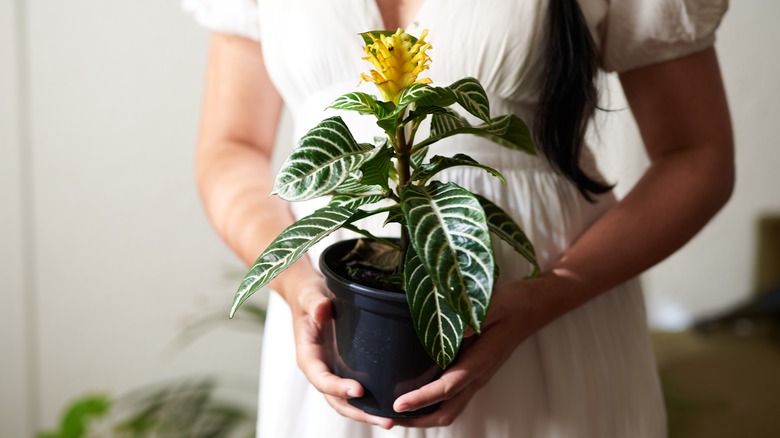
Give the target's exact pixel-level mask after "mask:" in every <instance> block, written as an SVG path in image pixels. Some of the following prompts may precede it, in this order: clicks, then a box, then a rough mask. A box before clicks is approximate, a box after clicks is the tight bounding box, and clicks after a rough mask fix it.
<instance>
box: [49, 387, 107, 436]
mask: <svg viewBox="0 0 780 438" xmlns="http://www.w3.org/2000/svg"><path fill="white" fill-rule="evenodd" d="M111 404H112V401H111V399H110V398H109V396H107V395H105V394H99V395H92V394H91V395H85V396H82V397H80V398H78V399H76V400H74V401H72V402H71V403H70V404H69V405H68V406H67V407H66V408H65V411H64V413H63V414H62V418H61V419H60V425H59V430H56V431H52V432H41V433H39V434H38V435H37V438H80V437H84V436H88V435H87V431H88V430H89V424H90V422H91V421H93V420H95V419H99V418H103V417H105V416H106V414H108V412H109V410H110V408H111Z"/></svg>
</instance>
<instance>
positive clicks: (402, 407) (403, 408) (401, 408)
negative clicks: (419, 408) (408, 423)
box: [395, 404, 409, 412]
mask: <svg viewBox="0 0 780 438" xmlns="http://www.w3.org/2000/svg"><path fill="white" fill-rule="evenodd" d="M408 410H409V405H406V404H402V405H398V407H397V408H396V409H395V411H396V412H406V411H408Z"/></svg>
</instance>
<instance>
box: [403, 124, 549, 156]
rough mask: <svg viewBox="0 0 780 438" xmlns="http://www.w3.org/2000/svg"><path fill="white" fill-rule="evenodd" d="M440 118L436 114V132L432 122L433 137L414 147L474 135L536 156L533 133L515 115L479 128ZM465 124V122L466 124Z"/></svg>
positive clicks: (417, 147)
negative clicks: (449, 138)
mask: <svg viewBox="0 0 780 438" xmlns="http://www.w3.org/2000/svg"><path fill="white" fill-rule="evenodd" d="M437 116H440V115H439V114H434V116H433V117H434V120H435V121H436V122H437V124H436V131H435V133H434V132H433V130H434V120H432V121H431V131H432V132H431V136H430V137H428V138H427V139H425V140H423V141H421V142H420V143H418V144H416V145H415V146H414V148H415V149H419V148H422V147H425V146H428V145H430V144H433V143H435V142H437V141H439V140H441V139H443V138H445V137H451V136H453V135H457V134H473V135H476V136H479V137H484V138H487V139H488V140H491V141H493V142H495V143H498V144H500V145H501V146H504V147H507V148H509V149H513V150H518V151H522V152H525V153H527V154H530V155H536V151H535V148H534V144H533V140H532V139H531V133H530V132H529V131H528V126H526V124H525V122H523V121H522V120H520V119H519V118H518V117H517V116H515V115H514V114H509V115H506V116H501V117H497V118H495V119H493V120H491V122H490V124H483V125H478V126H469V125H463V126H458V123H457V122H455V119H454V118H452V117H449V116H442V117H437ZM464 123H465V122H464Z"/></svg>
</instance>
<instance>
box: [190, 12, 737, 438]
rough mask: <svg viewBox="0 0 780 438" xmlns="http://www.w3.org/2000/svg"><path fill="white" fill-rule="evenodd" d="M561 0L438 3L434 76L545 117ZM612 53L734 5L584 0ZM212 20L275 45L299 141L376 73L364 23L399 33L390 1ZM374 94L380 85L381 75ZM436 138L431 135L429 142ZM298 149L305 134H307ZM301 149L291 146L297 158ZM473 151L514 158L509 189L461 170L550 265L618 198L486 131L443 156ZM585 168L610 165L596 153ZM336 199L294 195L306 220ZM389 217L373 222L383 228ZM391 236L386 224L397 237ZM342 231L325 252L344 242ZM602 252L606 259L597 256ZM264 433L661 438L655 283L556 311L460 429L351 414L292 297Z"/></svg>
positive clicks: (366, 132)
mask: <svg viewBox="0 0 780 438" xmlns="http://www.w3.org/2000/svg"><path fill="white" fill-rule="evenodd" d="M546 4H547V0H522V1H510V0H479V1H475V0H425V1H424V3H423V5H422V7H421V9H420V10H419V11H418V13H417V14H416V16H415V18H414V19H413V20H412V22H411V23H410V24H409V25H408V26H407V31H408V32H409V33H411V34H413V35H414V34H419V33H420V32H421V31H422V30H423V29H426V28H427V29H429V36H428V40H429V41H430V42H431V43H432V45H433V49H432V50H431V51H430V52H429V54H430V55H431V58H432V63H431V69H430V71H429V75H428V76H429V77H430V78H431V79H432V80H433V83H434V85H439V86H445V85H449V84H450V83H452V82H453V81H455V80H457V79H460V78H462V77H464V76H474V77H476V78H478V79H479V80H480V81H481V82H482V84H483V86H484V87H485V89H486V91H487V93H488V95H489V97H490V103H491V112H492V113H493V115H494V116H495V115H501V114H506V113H510V112H511V113H515V114H517V115H518V116H520V117H521V118H523V119H524V120H526V121H527V122H529V123H530V122H531V121H532V120H533V114H534V107H535V102H536V89H537V86H536V85H537V81H538V78H539V75H540V69H541V61H540V59H541V55H542V53H541V37H542V35H543V26H544V17H545V7H546ZM580 4H581V7H582V10H583V13H584V15H585V17H586V20H587V22H588V25H589V27H590V28H591V31H592V33H593V35H594V37H595V39H596V42H597V45H598V46H599V48H600V50H601V53H602V59H601V62H602V66H603V67H604V68H605V69H606V70H610V71H623V70H628V69H631V68H636V67H640V66H643V65H648V64H652V63H657V62H662V61H665V60H669V59H674V58H677V57H681V56H684V55H687V54H691V53H695V52H697V51H701V50H704V49H705V48H707V47H709V46H710V45H711V44H712V43H713V41H714V31H715V29H716V28H717V26H718V24H719V22H720V19H721V17H722V15H723V13H724V12H725V10H726V7H727V1H726V0H644V1H643V0H622V1H621V0H611V1H609V0H581V1H580ZM184 8H185V9H186V10H188V11H190V12H192V13H193V14H194V15H195V17H196V19H197V20H198V21H199V22H201V23H202V24H204V25H205V26H207V27H209V28H211V29H212V30H216V31H220V32H227V33H236V34H241V35H244V36H247V37H249V38H252V39H256V40H259V41H261V42H262V44H263V52H264V56H265V65H266V67H267V69H268V72H269V74H270V76H271V78H272V80H273V82H274V84H275V86H276V87H277V89H278V90H279V92H280V93H281V95H282V96H283V98H284V100H285V104H286V105H287V107H288V108H289V110H290V112H291V114H292V118H293V123H294V131H295V132H294V136H295V138H298V137H300V136H301V135H303V134H304V133H305V132H306V131H307V130H309V129H310V128H312V127H313V126H314V125H316V124H317V123H318V122H319V121H320V120H322V119H323V118H325V117H327V116H329V115H332V112H330V111H324V108H326V107H327V106H328V104H329V103H330V102H331V101H333V99H334V98H336V97H337V96H339V95H340V94H342V93H345V92H348V91H353V90H355V88H356V87H357V86H358V82H359V74H360V73H361V72H367V71H368V70H369V68H370V66H369V65H368V63H366V62H365V61H362V60H361V56H362V48H361V47H362V41H361V39H360V38H359V37H358V36H357V34H358V33H359V32H363V31H366V30H373V29H381V28H383V27H384V26H383V24H382V18H381V15H380V14H379V9H378V8H377V6H376V3H375V1H374V0H282V1H272V0H258V2H255V1H253V0H213V1H209V0H184ZM359 87H360V89H362V90H363V91H366V92H369V93H372V94H378V93H377V92H376V91H375V90H374V89H372V87H373V85H372V84H361V85H360V86H359ZM340 115H342V116H343V117H344V118H345V120H346V122H347V123H348V124H349V125H350V127H351V128H352V130H353V132H354V134H355V137H356V138H358V140H359V141H368V140H370V139H371V138H372V137H373V136H374V135H375V134H378V132H377V128H376V127H375V126H374V124H373V122H372V120H371V119H370V118H369V117H368V116H358V115H355V114H351V113H350V114H344V113H340ZM418 138H421V137H418ZM291 146H292V145H291ZM288 152H289V151H280V153H284V154H286V153H288ZM456 152H461V153H466V154H468V155H470V156H471V157H472V158H475V159H476V160H478V161H479V162H481V163H483V164H487V165H489V166H492V167H495V168H497V169H499V170H500V171H501V172H502V173H503V174H504V176H505V177H506V179H507V184H506V185H502V184H501V183H500V182H498V181H497V180H496V179H495V178H493V177H490V176H486V174H485V173H484V172H483V171H481V170H479V169H475V168H470V167H462V168H455V169H452V170H450V171H449V172H448V173H447V174H446V177H447V178H448V179H450V180H452V181H456V182H457V183H459V184H461V185H463V186H465V187H467V188H469V189H471V190H474V191H477V192H478V193H481V194H483V195H485V196H487V197H488V198H490V199H493V200H494V201H496V202H497V203H498V204H499V205H501V206H502V207H503V208H504V209H505V210H506V211H507V212H509V213H510V214H511V215H512V216H513V217H514V218H515V220H517V221H518V223H520V224H521V226H522V227H523V228H524V229H525V230H526V232H527V234H528V235H529V237H530V238H531V240H532V241H533V243H534V246H535V247H536V250H537V255H538V257H539V260H540V262H541V265H542V267H544V266H547V265H549V264H550V263H551V262H553V261H554V260H556V259H557V258H558V257H559V256H560V255H561V254H562V253H563V252H564V251H565V250H566V248H568V247H569V246H570V245H571V244H572V242H574V241H575V240H576V239H577V237H578V236H579V235H580V234H581V233H582V232H583V231H584V230H585V229H587V228H588V226H589V225H590V224H591V223H593V222H594V221H595V220H596V219H597V218H598V217H599V216H600V215H601V214H603V213H604V212H605V211H606V210H607V209H608V208H609V206H610V205H611V204H612V203H614V199H613V198H612V196H610V195H607V196H602V197H601V198H600V199H599V201H598V202H597V203H595V204H592V203H588V202H587V201H585V200H584V199H583V198H582V197H581V196H580V194H579V193H578V191H577V190H576V188H575V187H574V186H573V185H572V184H571V183H569V182H568V181H567V180H565V179H564V178H563V177H561V176H560V175H559V174H557V173H556V172H555V171H554V170H552V169H551V167H550V165H549V164H548V163H547V162H546V161H545V160H544V159H542V158H538V157H530V156H527V155H525V154H522V153H519V152H514V151H509V150H505V149H502V148H500V147H498V146H495V145H493V144H492V143H490V142H488V141H486V140H482V139H480V138H477V137H473V136H457V137H453V138H449V139H447V140H445V141H442V142H440V143H438V144H437V146H435V147H434V148H432V150H431V155H434V154H437V153H440V154H445V153H446V154H448V155H451V154H454V153H456ZM582 163H583V167H584V168H585V169H586V170H587V171H589V172H591V174H592V175H595V174H596V173H595V172H596V167H595V163H593V159H592V158H591V154H590V153H589V152H586V153H584V154H583V157H582ZM321 204H322V202H319V203H318V202H307V203H302V204H293V209H294V212H295V214H296V215H298V216H299V217H300V216H302V215H305V214H307V213H308V212H311V211H312V210H313V209H314V208H315V207H317V206H318V205H321ZM368 226H369V227H373V226H374V225H373V224H369V225H368ZM387 233H388V231H386V232H385V234H387ZM346 236H347V233H345V232H337V233H334V235H332V237H331V238H330V239H329V240H328V242H324V243H323V244H321V245H318V247H316V248H315V249H314V250H313V251H311V252H310V254H311V257H313V260H315V264H316V260H317V259H316V257H318V255H319V252H320V251H321V249H322V248H323V247H324V245H326V244H328V243H330V242H332V241H333V240H334V239H343V238H345V237H346ZM496 246H497V250H498V257H499V263H500V267H501V273H502V276H501V278H500V281H506V280H510V279H513V278H519V277H522V276H523V275H525V273H526V272H527V271H526V264H525V263H524V262H523V261H522V260H521V259H520V258H519V257H518V256H516V255H515V254H514V253H513V252H512V251H511V250H510V249H508V248H506V247H505V246H503V244H500V245H499V244H497V245H496ZM597 262H598V261H594V263H597ZM258 433H259V436H261V437H264V438H281V437H285V438H290V437H293V438H298V437H301V438H307V437H450V438H455V437H463V438H479V437H496V438H503V437H506V438H523V437H593V438H611V437H660V436H665V435H666V419H665V412H664V408H663V401H662V397H661V391H660V386H659V382H658V377H657V373H656V368H655V361H654V357H653V353H652V350H651V345H650V339H649V336H648V331H647V327H646V318H645V311H644V303H643V297H642V292H641V290H640V288H639V285H638V282H637V281H629V282H627V283H625V284H623V285H621V286H619V287H617V288H615V289H613V290H611V291H608V292H606V293H604V294H602V295H601V296H599V297H598V298H596V299H594V300H592V301H590V302H588V303H587V304H585V305H583V306H582V307H580V308H578V309H575V310H573V311H571V312H569V313H568V314H566V315H564V316H562V317H560V318H558V319H557V320H555V321H553V322H551V323H550V324H549V325H547V326H546V327H545V328H543V329H542V330H540V331H539V332H538V333H536V334H535V335H533V336H531V337H530V338H529V339H527V340H526V341H525V342H524V343H523V344H521V345H520V346H519V347H518V348H517V350H516V351H515V352H514V353H513V354H512V356H511V357H510V358H509V360H508V361H507V362H506V363H505V364H504V365H503V367H502V368H501V369H500V370H499V371H498V372H497V373H496V375H495V376H494V377H493V378H492V380H491V381H490V382H489V383H488V384H487V385H486V386H485V387H484V388H482V389H481V390H480V391H479V392H478V393H477V394H476V395H475V396H474V398H473V399H472V400H471V402H470V403H469V405H468V406H467V408H466V409H465V411H464V412H463V413H462V414H461V415H460V416H459V417H458V419H457V420H456V421H455V423H454V424H453V425H452V426H450V427H447V428H434V429H405V428H394V429H393V430H390V431H384V430H381V429H378V428H375V427H373V426H369V425H365V424H359V423H356V422H352V421H350V420H346V419H344V418H343V417H341V416H339V415H338V414H337V413H335V412H334V411H333V410H332V409H331V408H330V407H329V406H328V405H327V403H326V402H325V400H324V399H323V397H322V396H321V395H320V394H319V393H318V392H317V391H316V390H315V389H314V388H313V387H312V386H311V385H310V384H309V383H308V382H307V380H306V379H305V377H304V376H303V374H302V373H301V372H300V371H299V369H298V368H297V366H296V364H295V352H294V343H293V337H292V331H291V323H290V315H289V309H288V307H287V305H286V304H285V303H284V302H283V301H282V300H281V299H280V298H279V297H278V296H277V295H276V294H274V293H272V295H271V299H270V304H269V310H268V320H267V323H266V328H265V335H264V341H263V358H262V365H261V384H260V412H259V423H258Z"/></svg>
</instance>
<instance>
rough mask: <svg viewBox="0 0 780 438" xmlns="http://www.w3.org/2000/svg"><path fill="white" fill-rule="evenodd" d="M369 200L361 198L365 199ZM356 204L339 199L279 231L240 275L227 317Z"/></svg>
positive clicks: (346, 216)
mask: <svg viewBox="0 0 780 438" xmlns="http://www.w3.org/2000/svg"><path fill="white" fill-rule="evenodd" d="M370 199H371V198H370V197H364V200H365V201H366V202H368V201H369V200H370ZM339 204H341V205H339ZM358 204H359V202H353V203H351V204H349V205H348V206H345V205H344V204H343V203H340V202H337V203H336V204H334V205H330V204H329V205H327V206H325V207H322V208H320V209H318V210H316V211H315V212H314V213H312V214H310V215H309V216H306V217H304V218H302V219H300V220H298V221H297V222H295V223H294V224H292V225H290V226H289V227H287V229H285V230H284V231H282V233H281V234H279V236H277V237H276V239H274V241H273V242H271V244H270V245H269V246H268V248H266V249H265V251H263V253H262V254H260V257H258V258H257V261H255V264H254V265H253V266H252V268H251V269H250V270H249V273H247V274H246V277H244V280H243V281H242V282H241V285H240V286H239V287H238V291H236V294H235V296H234V297H233V306H232V307H231V308H230V317H231V318H232V317H233V315H234V314H235V313H236V310H238V307H239V306H240V305H241V303H243V302H244V301H245V300H246V299H247V298H249V297H250V296H251V295H252V294H253V293H255V292H256V291H257V290H258V289H260V288H261V287H263V286H265V285H266V284H268V282H270V281H271V280H273V279H274V278H276V276H277V275H279V274H281V273H282V271H284V270H285V269H287V268H288V267H289V266H290V265H292V264H293V263H295V261H296V260H298V259H299V258H300V257H301V256H302V255H303V254H304V253H306V251H308V250H309V248H311V247H312V246H314V244H316V243H317V242H319V241H320V240H322V239H323V238H325V237H326V236H328V235H329V234H330V233H332V232H333V231H335V230H337V229H339V228H341V226H343V225H344V224H345V223H347V221H348V220H349V219H350V217H351V216H352V215H353V214H354V213H355V211H357V209H358V206H359V205H358Z"/></svg>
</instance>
